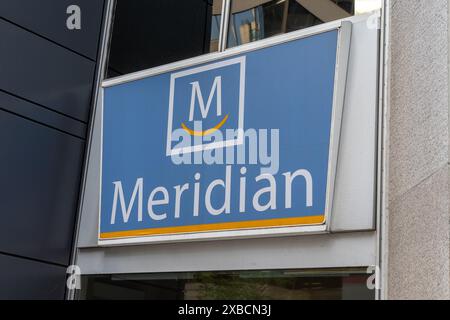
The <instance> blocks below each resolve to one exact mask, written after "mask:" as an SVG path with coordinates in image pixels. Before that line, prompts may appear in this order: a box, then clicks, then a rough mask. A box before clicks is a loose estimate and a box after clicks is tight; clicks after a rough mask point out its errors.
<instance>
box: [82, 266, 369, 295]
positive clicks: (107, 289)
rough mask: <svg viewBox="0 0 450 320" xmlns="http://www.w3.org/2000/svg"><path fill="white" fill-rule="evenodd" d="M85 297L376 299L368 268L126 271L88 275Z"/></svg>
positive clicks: (83, 284)
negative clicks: (367, 272) (179, 271)
mask: <svg viewBox="0 0 450 320" xmlns="http://www.w3.org/2000/svg"><path fill="white" fill-rule="evenodd" d="M82 281H83V283H82V286H81V287H82V291H81V294H80V296H79V298H80V299H87V300H93V299H152V300H153V299H177V300H185V299H187V300H205V299H206V300H216V299H224V300H229V299H234V300H249V299H253V300H254V299H258V300H259V299H283V300H289V299H295V300H309V299H314V300H316V299H336V300H373V299H374V298H375V297H374V291H372V290H369V289H368V288H367V285H366V282H367V274H366V272H365V270H363V269H347V270H345V269H341V270H333V269H322V270H266V271H224V272H182V273H159V274H121V275H98V276H85V277H83V280H82Z"/></svg>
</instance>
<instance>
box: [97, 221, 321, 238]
mask: <svg viewBox="0 0 450 320" xmlns="http://www.w3.org/2000/svg"><path fill="white" fill-rule="evenodd" d="M323 223H325V216H323V215H321V216H311V217H297V218H280V219H271V220H255V221H239V222H224V223H213V224H201V225H192V226H179V227H164V228H153V229H142V230H129V231H116V232H103V233H101V234H100V239H115V238H126V237H143V236H151V235H168V234H177V233H193V232H206V231H225V230H229V231H230V230H236V229H251V228H264V227H266V228H267V227H291V226H305V225H318V224H323Z"/></svg>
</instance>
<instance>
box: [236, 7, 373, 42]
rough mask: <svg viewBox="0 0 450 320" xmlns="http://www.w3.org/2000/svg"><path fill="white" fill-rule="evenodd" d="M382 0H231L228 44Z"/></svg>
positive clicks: (363, 10)
mask: <svg viewBox="0 0 450 320" xmlns="http://www.w3.org/2000/svg"><path fill="white" fill-rule="evenodd" d="M380 7H381V0H231V14H230V18H229V19H230V20H229V24H228V39H227V46H228V47H234V46H237V45H240V44H244V43H248V42H252V41H256V40H260V39H264V38H268V37H271V36H274V35H277V34H282V33H286V32H291V31H294V30H299V29H303V28H307V27H311V26H315V25H318V24H321V23H325V22H330V21H333V20H338V19H343V18H347V17H350V16H352V15H354V14H362V13H366V12H369V11H372V10H375V9H378V8H380Z"/></svg>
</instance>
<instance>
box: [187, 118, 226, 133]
mask: <svg viewBox="0 0 450 320" xmlns="http://www.w3.org/2000/svg"><path fill="white" fill-rule="evenodd" d="M227 120H228V115H226V116H225V117H223V119H222V121H220V122H219V123H218V124H216V125H215V126H214V127H212V128H211V129H208V130H204V131H195V130H192V129H189V128H188V127H187V126H186V125H185V124H184V122H183V123H182V124H181V127H182V128H183V129H184V131H186V132H187V133H189V134H190V135H191V136H196V137H203V136H207V135H209V134H211V133H213V132H215V131H217V130H219V129H220V128H222V126H223V125H224V124H225V122H227Z"/></svg>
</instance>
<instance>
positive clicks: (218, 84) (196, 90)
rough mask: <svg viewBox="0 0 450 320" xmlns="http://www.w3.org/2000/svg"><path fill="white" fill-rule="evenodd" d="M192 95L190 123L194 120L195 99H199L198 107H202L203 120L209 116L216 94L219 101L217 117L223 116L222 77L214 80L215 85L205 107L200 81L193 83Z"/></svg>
mask: <svg viewBox="0 0 450 320" xmlns="http://www.w3.org/2000/svg"><path fill="white" fill-rule="evenodd" d="M191 85H192V93H191V108H190V111H189V121H193V120H194V108H195V100H196V99H195V98H196V97H197V100H198V105H199V107H200V112H201V113H202V118H203V119H205V118H206V117H207V116H208V112H209V108H210V107H211V102H212V99H213V97H214V93H217V94H216V100H217V116H221V115H222V77H221V76H217V77H215V78H214V83H213V85H212V87H211V91H210V92H209V97H208V101H207V103H206V106H205V101H204V100H203V95H202V90H201V89H200V83H199V82H198V81H194V82H191Z"/></svg>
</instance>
